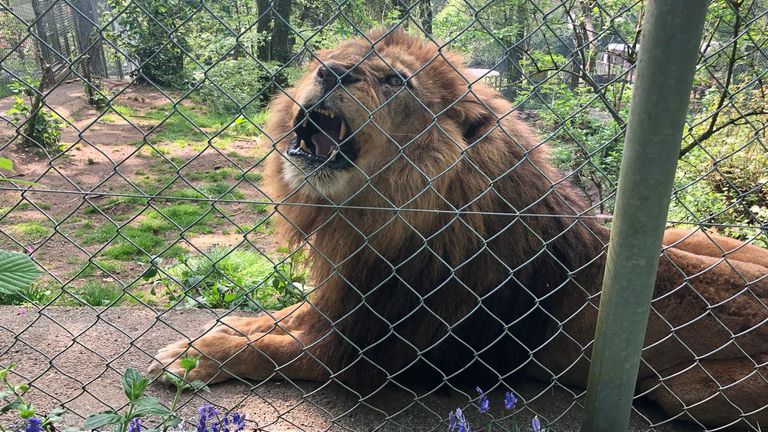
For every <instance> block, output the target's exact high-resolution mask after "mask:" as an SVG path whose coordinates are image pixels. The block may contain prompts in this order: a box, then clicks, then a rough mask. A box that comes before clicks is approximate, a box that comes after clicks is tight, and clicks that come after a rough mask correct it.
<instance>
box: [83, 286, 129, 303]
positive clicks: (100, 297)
mask: <svg viewBox="0 0 768 432" xmlns="http://www.w3.org/2000/svg"><path fill="white" fill-rule="evenodd" d="M122 295H123V290H122V288H120V287H119V286H118V285H117V284H113V283H103V282H97V281H88V282H86V284H85V286H84V287H83V288H82V289H80V290H78V293H77V294H76V296H77V299H78V300H80V301H81V302H83V303H85V304H88V305H91V306H116V305H117V304H119V303H120V297H121V296H122Z"/></svg>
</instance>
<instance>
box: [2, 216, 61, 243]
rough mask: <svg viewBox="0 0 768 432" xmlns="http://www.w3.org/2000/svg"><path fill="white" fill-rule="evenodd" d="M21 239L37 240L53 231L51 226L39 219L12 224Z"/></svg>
mask: <svg viewBox="0 0 768 432" xmlns="http://www.w3.org/2000/svg"><path fill="white" fill-rule="evenodd" d="M12 229H13V231H14V232H16V233H17V234H18V235H19V236H20V237H21V240H24V241H32V242H37V241H40V240H42V239H44V238H46V237H48V236H49V235H50V234H51V232H52V231H53V230H52V229H51V228H50V227H47V226H45V225H43V224H42V223H40V222H37V221H29V222H21V223H17V224H15V225H13V226H12Z"/></svg>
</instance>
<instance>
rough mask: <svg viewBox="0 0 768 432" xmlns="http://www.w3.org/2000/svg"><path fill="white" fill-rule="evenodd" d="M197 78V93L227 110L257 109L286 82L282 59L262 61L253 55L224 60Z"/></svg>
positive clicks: (225, 111)
mask: <svg viewBox="0 0 768 432" xmlns="http://www.w3.org/2000/svg"><path fill="white" fill-rule="evenodd" d="M195 78H196V80H198V81H200V82H202V84H201V86H200V88H199V90H198V97H199V98H200V99H201V100H202V101H204V102H206V103H207V104H208V105H209V106H211V107H213V108H214V109H215V110H216V111H218V112H220V113H226V114H234V113H238V112H240V111H241V110H242V111H251V112H252V111H256V110H257V109H258V108H259V107H261V106H263V105H264V104H265V103H266V102H267V101H268V100H269V98H270V97H271V96H272V94H273V93H274V92H275V91H278V90H279V87H278V85H279V86H285V85H286V83H287V74H286V72H285V71H283V70H282V69H281V68H280V64H279V63H265V64H261V63H259V62H257V61H256V60H254V59H252V58H250V57H242V58H239V59H227V60H222V61H220V62H218V63H216V64H214V65H213V66H211V67H210V69H209V70H208V71H207V72H206V73H205V75H203V74H202V73H200V74H198V75H197V76H196V77H195ZM203 80H204V81H203ZM276 84H277V85H276ZM251 99H253V100H251Z"/></svg>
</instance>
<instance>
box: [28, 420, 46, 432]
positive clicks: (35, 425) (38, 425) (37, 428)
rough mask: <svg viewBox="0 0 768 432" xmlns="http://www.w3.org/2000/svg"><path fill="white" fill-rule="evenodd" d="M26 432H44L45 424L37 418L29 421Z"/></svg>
mask: <svg viewBox="0 0 768 432" xmlns="http://www.w3.org/2000/svg"><path fill="white" fill-rule="evenodd" d="M24 432H43V422H42V421H41V420H40V419H39V418H37V417H32V418H30V419H28V420H27V425H26V426H25V427H24Z"/></svg>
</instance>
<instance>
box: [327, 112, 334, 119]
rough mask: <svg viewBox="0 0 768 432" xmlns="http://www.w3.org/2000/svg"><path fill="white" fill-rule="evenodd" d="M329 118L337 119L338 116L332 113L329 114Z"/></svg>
mask: <svg viewBox="0 0 768 432" xmlns="http://www.w3.org/2000/svg"><path fill="white" fill-rule="evenodd" d="M328 117H330V118H334V117H336V114H334V113H332V112H328Z"/></svg>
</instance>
